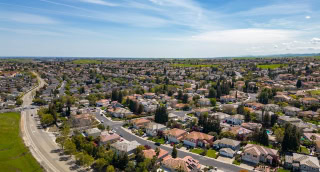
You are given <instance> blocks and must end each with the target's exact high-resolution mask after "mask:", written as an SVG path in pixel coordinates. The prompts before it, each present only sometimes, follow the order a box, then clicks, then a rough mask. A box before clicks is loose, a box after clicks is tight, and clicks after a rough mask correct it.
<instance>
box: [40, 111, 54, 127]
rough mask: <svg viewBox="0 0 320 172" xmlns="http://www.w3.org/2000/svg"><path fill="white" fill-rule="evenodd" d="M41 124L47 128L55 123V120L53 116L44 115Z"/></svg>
mask: <svg viewBox="0 0 320 172" xmlns="http://www.w3.org/2000/svg"><path fill="white" fill-rule="evenodd" d="M40 122H41V123H42V124H43V125H45V126H49V125H51V124H53V123H54V118H53V116H52V115H51V114H43V115H42V116H41V117H40Z"/></svg>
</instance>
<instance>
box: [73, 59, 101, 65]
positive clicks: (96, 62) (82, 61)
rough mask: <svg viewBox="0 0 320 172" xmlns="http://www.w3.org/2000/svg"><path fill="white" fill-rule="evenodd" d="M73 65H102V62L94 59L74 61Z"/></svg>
mask: <svg viewBox="0 0 320 172" xmlns="http://www.w3.org/2000/svg"><path fill="white" fill-rule="evenodd" d="M72 63H74V64H101V61H99V60H94V59H78V60H73V61H72Z"/></svg>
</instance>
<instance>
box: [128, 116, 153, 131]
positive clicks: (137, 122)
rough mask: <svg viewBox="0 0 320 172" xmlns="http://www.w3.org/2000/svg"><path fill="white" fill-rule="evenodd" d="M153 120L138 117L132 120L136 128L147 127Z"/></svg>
mask: <svg viewBox="0 0 320 172" xmlns="http://www.w3.org/2000/svg"><path fill="white" fill-rule="evenodd" d="M150 122H151V121H150V120H147V119H145V118H138V119H133V120H131V123H132V124H133V127H134V128H136V129H140V128H145V127H146V126H147V125H148V124H149V123H150Z"/></svg>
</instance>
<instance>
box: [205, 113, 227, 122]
mask: <svg viewBox="0 0 320 172" xmlns="http://www.w3.org/2000/svg"><path fill="white" fill-rule="evenodd" d="M209 116H212V117H214V118H215V119H219V120H220V121H224V120H225V119H226V118H229V117H230V115H228V114H226V113H223V112H216V113H213V114H209Z"/></svg>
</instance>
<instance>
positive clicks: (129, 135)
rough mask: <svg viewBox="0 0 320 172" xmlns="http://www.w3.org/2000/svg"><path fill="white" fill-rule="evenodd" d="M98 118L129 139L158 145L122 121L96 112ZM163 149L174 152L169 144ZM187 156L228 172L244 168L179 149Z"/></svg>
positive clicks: (180, 155)
mask: <svg viewBox="0 0 320 172" xmlns="http://www.w3.org/2000/svg"><path fill="white" fill-rule="evenodd" d="M96 118H97V119H99V120H100V121H101V120H103V121H104V125H105V126H110V127H111V128H112V129H114V130H115V131H116V133H117V134H119V135H121V136H122V137H123V138H124V139H126V140H128V141H134V140H135V141H137V142H138V143H140V144H141V145H149V146H151V147H152V148H153V149H155V148H156V147H157V146H155V145H154V143H153V142H150V141H147V140H144V139H142V138H140V137H138V136H136V135H134V134H132V133H129V132H128V131H126V130H124V129H123V128H122V124H123V123H122V122H113V121H110V120H109V119H107V118H106V117H105V116H101V115H97V114H96ZM160 147H161V148H162V149H164V150H166V151H168V152H169V153H171V152H172V148H171V147H170V148H169V147H167V146H163V145H161V146H160ZM185 156H191V157H192V158H194V159H196V160H198V161H199V162H200V164H202V165H206V166H213V167H217V168H218V169H219V170H223V171H228V172H231V171H232V172H238V171H240V170H241V169H243V168H240V167H238V166H236V165H233V164H228V163H224V162H221V161H218V160H214V159H211V158H207V157H204V156H201V155H196V154H193V153H190V152H185V151H181V150H179V149H178V157H179V158H183V157H185Z"/></svg>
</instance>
